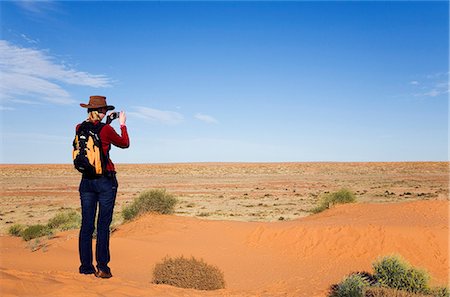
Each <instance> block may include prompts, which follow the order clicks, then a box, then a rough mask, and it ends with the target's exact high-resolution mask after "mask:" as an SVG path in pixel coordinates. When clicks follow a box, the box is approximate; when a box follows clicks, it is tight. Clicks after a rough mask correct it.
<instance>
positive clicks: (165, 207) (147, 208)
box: [122, 189, 177, 221]
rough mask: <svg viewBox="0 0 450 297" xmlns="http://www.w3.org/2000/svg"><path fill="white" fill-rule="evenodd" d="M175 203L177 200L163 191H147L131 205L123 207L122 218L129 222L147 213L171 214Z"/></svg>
mask: <svg viewBox="0 0 450 297" xmlns="http://www.w3.org/2000/svg"><path fill="white" fill-rule="evenodd" d="M176 203H177V199H176V198H175V197H174V196H173V195H171V194H169V193H167V192H166V190H164V189H155V190H148V191H145V192H142V193H141V194H140V195H139V196H138V197H137V198H136V199H134V201H133V202H132V203H131V205H128V206H126V207H124V209H123V210H122V216H123V219H124V220H125V221H130V220H132V219H134V218H136V217H137V216H139V215H141V214H144V213H147V212H156V213H160V214H171V213H173V212H174V210H175V205H176Z"/></svg>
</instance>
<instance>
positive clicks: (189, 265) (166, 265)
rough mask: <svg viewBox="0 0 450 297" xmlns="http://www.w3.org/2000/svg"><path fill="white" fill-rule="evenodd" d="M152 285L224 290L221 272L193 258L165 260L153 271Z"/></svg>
mask: <svg viewBox="0 0 450 297" xmlns="http://www.w3.org/2000/svg"><path fill="white" fill-rule="evenodd" d="M153 283H155V284H166V285H171V286H176V287H180V288H191V289H197V290H217V289H223V288H225V280H224V276H223V273H222V271H220V270H219V268H217V267H216V266H212V265H209V264H206V263H205V262H203V260H197V259H195V258H191V259H185V258H183V257H179V258H175V259H171V258H165V259H164V260H163V262H162V263H158V264H156V266H155V269H154V271H153Z"/></svg>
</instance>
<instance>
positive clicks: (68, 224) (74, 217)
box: [47, 210, 81, 231]
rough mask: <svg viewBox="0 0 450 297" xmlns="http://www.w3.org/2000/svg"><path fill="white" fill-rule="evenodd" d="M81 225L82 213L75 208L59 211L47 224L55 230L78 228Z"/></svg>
mask: <svg viewBox="0 0 450 297" xmlns="http://www.w3.org/2000/svg"><path fill="white" fill-rule="evenodd" d="M80 225H81V214H80V213H79V212H77V211H75V210H69V211H64V212H61V213H58V214H57V215H55V216H54V217H53V218H51V219H50V220H49V221H48V224H47V226H48V227H49V228H51V229H54V230H61V231H65V230H71V229H77V228H79V227H80Z"/></svg>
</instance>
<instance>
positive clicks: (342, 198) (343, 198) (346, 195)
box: [311, 189, 356, 213]
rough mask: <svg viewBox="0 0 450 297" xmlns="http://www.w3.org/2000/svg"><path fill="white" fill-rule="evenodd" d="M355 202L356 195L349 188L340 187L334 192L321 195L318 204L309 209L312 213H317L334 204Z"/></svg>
mask: <svg viewBox="0 0 450 297" xmlns="http://www.w3.org/2000/svg"><path fill="white" fill-rule="evenodd" d="M353 202H356V196H355V194H353V193H352V192H351V191H350V190H347V189H341V190H339V191H337V192H334V193H327V194H325V195H323V196H322V197H321V199H320V201H319V204H318V205H317V206H316V207H315V208H313V209H312V210H311V212H313V213H319V212H322V211H324V210H326V209H329V208H330V207H331V206H333V205H335V204H344V203H353Z"/></svg>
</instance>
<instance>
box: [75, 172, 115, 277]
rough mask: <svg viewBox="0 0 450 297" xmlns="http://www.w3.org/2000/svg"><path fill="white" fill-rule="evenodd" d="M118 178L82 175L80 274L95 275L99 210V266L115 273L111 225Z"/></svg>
mask: <svg viewBox="0 0 450 297" xmlns="http://www.w3.org/2000/svg"><path fill="white" fill-rule="evenodd" d="M117 187H118V184H117V179H116V177H115V175H113V176H111V177H106V176H104V177H100V178H97V179H88V178H84V177H83V178H82V179H81V183H80V188H79V190H80V200H81V216H82V219H81V229H80V237H79V241H78V243H79V245H78V248H79V253H80V261H81V266H80V273H84V274H91V273H94V272H95V269H94V266H93V264H92V261H93V258H92V235H93V233H94V224H95V216H96V213H97V204H98V209H99V212H98V218H97V242H96V249H95V258H96V260H97V269H99V270H102V271H104V272H111V270H110V268H109V267H108V263H109V261H110V254H109V233H110V232H109V226H110V225H111V221H112V216H113V211H114V203H115V201H116V194H117Z"/></svg>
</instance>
